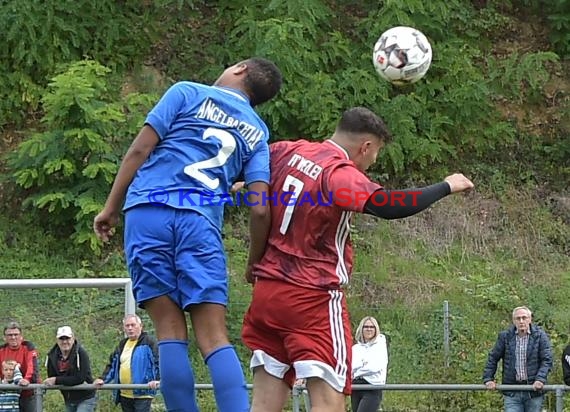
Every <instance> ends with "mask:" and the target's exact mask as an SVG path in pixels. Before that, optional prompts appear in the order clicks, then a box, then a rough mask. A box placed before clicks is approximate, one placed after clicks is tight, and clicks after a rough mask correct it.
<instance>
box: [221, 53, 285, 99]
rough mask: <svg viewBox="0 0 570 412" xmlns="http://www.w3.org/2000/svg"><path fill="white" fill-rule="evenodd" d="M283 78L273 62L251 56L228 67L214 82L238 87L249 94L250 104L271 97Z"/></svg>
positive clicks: (277, 90)
mask: <svg viewBox="0 0 570 412" xmlns="http://www.w3.org/2000/svg"><path fill="white" fill-rule="evenodd" d="M282 82H283V78H282V76H281V71H279V68H278V67H277V66H276V65H275V63H273V62H271V61H269V60H267V59H263V58H261V57H253V58H250V59H247V60H244V61H241V62H239V63H237V64H234V65H233V66H230V67H228V68H227V69H226V70H225V71H224V72H223V73H222V75H221V76H220V77H219V78H218V80H216V82H215V83H214V84H215V85H217V86H227V87H233V88H236V89H240V90H242V91H243V92H245V93H246V94H247V95H248V96H249V101H250V103H251V105H252V106H257V105H260V104H262V103H265V102H266V101H268V100H270V99H272V98H273V97H274V96H275V95H276V94H277V93H278V92H279V90H280V89H281V83H282Z"/></svg>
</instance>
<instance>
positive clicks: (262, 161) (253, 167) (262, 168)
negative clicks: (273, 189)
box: [243, 142, 270, 185]
mask: <svg viewBox="0 0 570 412" xmlns="http://www.w3.org/2000/svg"><path fill="white" fill-rule="evenodd" d="M243 175H244V180H245V184H246V185H249V184H251V183H253V182H265V183H269V177H270V173H269V145H268V144H267V142H259V143H258V144H257V147H256V148H255V151H254V152H253V155H252V156H251V158H250V159H249V160H248V161H247V163H246V164H245V166H244V169H243Z"/></svg>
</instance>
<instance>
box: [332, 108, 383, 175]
mask: <svg viewBox="0 0 570 412" xmlns="http://www.w3.org/2000/svg"><path fill="white" fill-rule="evenodd" d="M391 139H392V136H391V134H390V131H389V130H388V127H386V125H385V124H384V121H383V120H382V119H381V118H380V117H379V116H378V115H376V114H375V113H374V112H372V111H371V110H369V109H367V108H365V107H353V108H351V109H348V110H346V111H345V112H344V113H343V114H342V117H341V118H340V121H339V122H338V125H337V127H336V130H335V132H334V135H333V140H334V141H335V142H337V143H339V144H340V145H341V146H343V147H344V148H345V149H346V150H347V152H348V155H349V156H350V159H351V160H352V161H353V162H354V163H355V165H356V167H357V168H358V169H360V170H362V171H364V170H366V169H368V168H369V167H370V166H371V165H372V164H373V163H374V162H376V158H377V157H378V152H379V151H380V149H381V148H382V147H384V145H385V144H386V143H388V142H389V141H390V140H391Z"/></svg>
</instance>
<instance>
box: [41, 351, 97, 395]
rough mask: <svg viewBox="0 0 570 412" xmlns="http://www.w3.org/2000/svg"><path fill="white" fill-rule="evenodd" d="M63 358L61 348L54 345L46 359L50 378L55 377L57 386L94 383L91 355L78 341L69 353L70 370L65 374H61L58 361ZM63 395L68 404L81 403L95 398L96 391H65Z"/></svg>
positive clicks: (62, 392)
mask: <svg viewBox="0 0 570 412" xmlns="http://www.w3.org/2000/svg"><path fill="white" fill-rule="evenodd" d="M61 358H62V353H61V350H60V349H59V346H57V344H56V345H54V346H53V347H52V348H51V350H50V351H49V353H48V355H47V359H46V368H47V374H48V378H51V377H52V376H55V377H56V379H55V384H56V385H65V386H75V385H80V384H82V383H93V376H92V375H91V363H90V362H89V355H87V352H86V351H85V349H83V347H82V346H81V345H80V344H79V342H78V341H77V340H76V341H75V342H74V343H73V346H72V348H71V352H70V353H69V357H68V359H69V369H68V370H67V371H65V372H63V373H61V372H59V368H58V365H57V364H58V361H59V360H60V359H61ZM61 394H62V395H63V399H64V400H65V402H66V403H68V402H80V401H83V400H85V399H89V398H92V397H94V396H95V390H81V391H65V390H62V391H61Z"/></svg>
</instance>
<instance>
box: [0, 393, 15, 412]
mask: <svg viewBox="0 0 570 412" xmlns="http://www.w3.org/2000/svg"><path fill="white" fill-rule="evenodd" d="M19 410H20V392H9V391H5V392H4V391H3V392H0V412H19Z"/></svg>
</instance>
